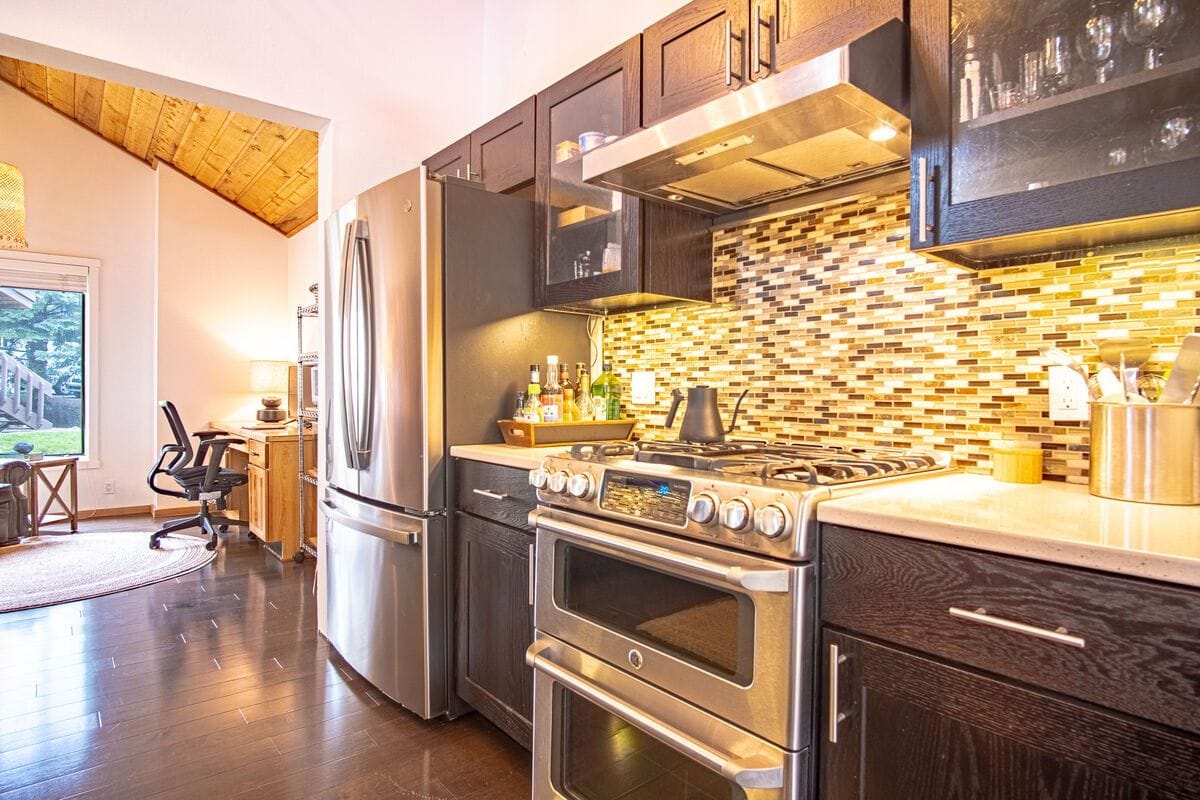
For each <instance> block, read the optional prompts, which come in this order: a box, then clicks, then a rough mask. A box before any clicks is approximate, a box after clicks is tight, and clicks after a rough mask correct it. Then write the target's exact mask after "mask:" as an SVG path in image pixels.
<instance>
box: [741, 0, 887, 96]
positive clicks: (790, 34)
mask: <svg viewBox="0 0 1200 800" xmlns="http://www.w3.org/2000/svg"><path fill="white" fill-rule="evenodd" d="M751 5H752V6H753V5H754V3H753V2H752V3H751ZM761 5H762V9H761V11H760V12H759V18H760V19H762V20H764V21H766V22H768V24H773V26H774V29H775V52H774V53H771V52H769V51H768V50H767V46H766V44H765V41H766V39H765V33H766V32H765V31H764V32H763V33H764V39H763V42H764V44H763V45H762V48H761V52H760V53H759V56H760V58H761V59H762V60H764V61H766V62H767V63H769V64H771V65H772V68H773V70H774V71H776V72H778V71H781V70H785V69H787V68H788V67H790V66H793V65H795V64H798V63H800V62H802V61H807V60H809V59H810V58H813V57H814V56H819V55H821V53H824V52H827V51H829V50H832V49H834V48H835V47H842V46H844V45H846V44H849V43H850V42H852V41H854V40H855V39H857V38H858V37H860V36H862V35H863V34H864V33H867V32H868V31H872V30H874V29H875V28H878V27H879V26H880V25H883V24H884V23H885V22H887V21H888V20H890V19H905V8H904V6H905V2H904V0H767V2H764V3H762V4H761ZM772 14H773V15H774V17H773V21H772V16H771V15H772ZM753 22H754V20H753V19H752V20H751V23H753ZM752 68H753V67H752ZM755 77H757V76H755Z"/></svg>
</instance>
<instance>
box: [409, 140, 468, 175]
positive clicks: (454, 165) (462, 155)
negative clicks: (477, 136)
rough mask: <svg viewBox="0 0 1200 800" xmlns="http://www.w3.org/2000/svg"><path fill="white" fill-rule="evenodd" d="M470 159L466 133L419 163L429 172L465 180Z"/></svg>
mask: <svg viewBox="0 0 1200 800" xmlns="http://www.w3.org/2000/svg"><path fill="white" fill-rule="evenodd" d="M470 160H471V137H470V136H469V135H468V136H464V137H463V138H461V139H459V140H458V141H457V142H455V143H454V144H452V145H450V146H449V147H445V148H443V149H442V150H439V151H438V152H436V153H434V154H433V155H431V156H430V157H429V158H427V159H425V160H424V161H423V162H421V163H422V164H424V165H425V169H427V170H429V172H430V173H431V174H436V175H447V176H449V177H452V178H462V179H464V180H467V179H468V177H469V176H468V174H467V172H468V167H467V164H468V162H469V161H470ZM472 177H473V176H472Z"/></svg>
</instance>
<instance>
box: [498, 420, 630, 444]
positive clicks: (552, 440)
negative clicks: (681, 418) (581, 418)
mask: <svg viewBox="0 0 1200 800" xmlns="http://www.w3.org/2000/svg"><path fill="white" fill-rule="evenodd" d="M496 424H497V425H499V426H500V433H501V434H502V435H503V436H504V443H505V444H511V445H516V446H517V447H548V446H550V445H556V444H573V443H574V442H603V441H614V440H618V439H620V440H624V439H628V438H629V435H630V434H631V433H633V426H634V425H635V424H637V420H633V419H612V420H604V421H600V422H594V421H593V422H518V421H517V420H513V419H502V420H498V421H497V422H496Z"/></svg>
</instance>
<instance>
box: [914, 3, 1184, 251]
mask: <svg viewBox="0 0 1200 800" xmlns="http://www.w3.org/2000/svg"><path fill="white" fill-rule="evenodd" d="M1180 5H1182V4H1180ZM1113 8H1116V6H1103V5H1098V4H1088V3H1073V4H1061V3H1039V2H1036V0H1020V1H1019V2H1007V0H985V1H984V2H967V1H966V0H912V2H911V5H910V26H911V33H912V49H911V70H912V71H911V85H912V108H911V111H912V136H913V149H912V184H911V191H912V223H911V226H912V227H911V242H910V244H911V247H912V248H913V249H914V250H919V251H925V252H928V253H930V254H931V255H935V256H938V257H940V258H944V259H947V260H950V261H954V262H956V263H960V264H964V265H967V266H973V267H984V266H991V265H999V264H1006V263H1020V262H1021V261H1027V260H1032V259H1044V258H1046V257H1048V256H1052V255H1054V254H1064V253H1071V252H1073V251H1078V250H1086V249H1090V248H1094V247H1097V246H1102V245H1107V244H1116V243H1122V242H1132V241H1141V240H1146V239H1154V238H1162V237H1170V236H1179V235H1183V234H1188V233H1195V232H1196V231H1200V208H1198V206H1200V195H1198V194H1197V192H1196V189H1195V187H1196V186H1197V185H1198V183H1200V136H1198V134H1197V130H1196V129H1197V121H1198V119H1200V118H1198V116H1197V114H1198V112H1197V111H1196V109H1195V107H1194V105H1192V104H1193V103H1194V101H1195V93H1196V86H1197V83H1198V82H1200V20H1197V19H1196V17H1197V16H1198V15H1195V14H1192V15H1184V16H1180V17H1178V18H1177V17H1176V16H1174V15H1172V14H1170V13H1167V14H1166V15H1165V17H1166V21H1161V20H1160V26H1161V27H1160V30H1161V31H1162V35H1161V38H1162V39H1163V41H1164V42H1166V41H1167V39H1168V38H1169V44H1166V45H1165V46H1162V47H1154V46H1147V48H1146V49H1145V50H1143V49H1141V48H1135V47H1132V46H1130V45H1128V43H1127V39H1125V38H1122V35H1121V34H1120V33H1118V34H1117V37H1118V40H1117V42H1116V44H1115V45H1114V47H1115V49H1114V50H1113V52H1112V54H1111V56H1112V57H1111V58H1110V59H1109V60H1108V61H1097V60H1092V61H1087V60H1085V54H1087V53H1088V51H1087V49H1086V47H1082V46H1081V44H1082V42H1083V39H1082V37H1083V34H1084V32H1085V30H1086V29H1088V21H1089V19H1091V18H1093V17H1097V16H1103V15H1105V14H1109V15H1110V16H1111V19H1109V22H1110V23H1111V24H1113V25H1115V26H1116V28H1117V29H1120V27H1121V22H1120V19H1119V13H1120V12H1119V11H1115V12H1114V11H1112V9H1113ZM1106 9H1107V10H1106ZM1052 12H1054V13H1052ZM1091 29H1092V30H1096V31H1102V30H1103V26H1102V25H1101V26H1097V25H1093V26H1092V28H1091ZM1168 34H1169V36H1168ZM1103 47H1104V46H1103V43H1102V42H1097V49H1096V50H1095V51H1094V53H1100V54H1103ZM1151 51H1154V52H1156V53H1158V54H1159V55H1157V56H1155V58H1157V59H1158V63H1157V64H1156V65H1155V66H1154V67H1153V68H1147V58H1149V57H1150V55H1149V53H1150V52H1151ZM1185 129H1188V130H1190V131H1191V133H1187V134H1185V133H1184V132H1183V131H1184V130H1185Z"/></svg>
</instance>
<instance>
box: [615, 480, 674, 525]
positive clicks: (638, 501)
mask: <svg viewBox="0 0 1200 800" xmlns="http://www.w3.org/2000/svg"><path fill="white" fill-rule="evenodd" d="M691 490H692V485H691V484H690V483H688V482H687V481H676V480H671V479H670V478H653V477H647V476H645V475H626V474H624V473H620V472H612V471H609V472H607V473H605V476H604V489H603V491H602V493H601V495H600V507H601V508H602V509H604V510H605V511H616V512H618V513H621V514H628V515H629V516H631V517H638V518H640V519H649V520H654V521H656V522H665V523H667V524H668V525H686V524H687V504H688V496H689V495H690V493H691Z"/></svg>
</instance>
